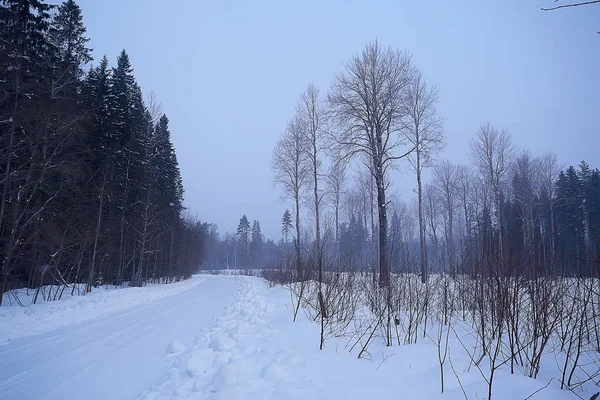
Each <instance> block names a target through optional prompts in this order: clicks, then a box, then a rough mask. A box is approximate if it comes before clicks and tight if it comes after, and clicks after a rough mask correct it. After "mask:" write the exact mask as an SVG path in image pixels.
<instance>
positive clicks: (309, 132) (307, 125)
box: [296, 84, 327, 350]
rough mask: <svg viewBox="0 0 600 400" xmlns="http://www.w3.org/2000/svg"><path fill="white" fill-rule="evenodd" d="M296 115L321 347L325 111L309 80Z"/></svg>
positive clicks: (317, 93) (323, 307) (317, 92)
mask: <svg viewBox="0 0 600 400" xmlns="http://www.w3.org/2000/svg"><path fill="white" fill-rule="evenodd" d="M296 118H297V119H298V120H299V121H300V123H301V124H302V134H303V141H302V142H303V145H304V153H305V154H306V159H307V162H308V170H309V175H310V178H309V182H310V185H311V186H312V189H313V193H312V195H313V202H314V207H315V209H314V210H315V257H316V262H317V269H318V271H319V291H318V293H317V296H318V301H319V307H320V308H319V310H320V316H321V343H320V346H319V348H320V349H321V350H322V349H323V343H324V340H325V338H324V329H323V328H324V323H325V318H327V313H326V309H325V303H324V300H323V291H322V283H323V246H322V245H321V221H320V213H319V206H320V204H321V198H322V194H321V193H320V191H319V177H320V175H321V157H322V153H323V150H324V145H325V135H326V131H325V129H324V128H325V126H324V125H325V112H324V108H323V105H322V104H321V99H320V98H319V90H318V89H317V88H316V87H314V86H313V85H312V84H309V85H308V87H307V88H306V90H305V91H304V93H302V95H300V100H299V101H298V104H297V106H296Z"/></svg>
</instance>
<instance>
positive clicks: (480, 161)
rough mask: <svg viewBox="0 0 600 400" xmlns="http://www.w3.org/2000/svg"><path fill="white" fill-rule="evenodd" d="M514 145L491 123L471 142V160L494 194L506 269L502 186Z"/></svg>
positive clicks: (501, 257) (501, 258)
mask: <svg viewBox="0 0 600 400" xmlns="http://www.w3.org/2000/svg"><path fill="white" fill-rule="evenodd" d="M512 153H513V145H512V140H511V137H510V134H509V133H508V131H507V130H506V129H502V130H499V129H497V128H496V127H494V126H493V125H492V124H490V123H489V122H486V123H484V124H482V125H481V127H480V128H479V131H477V134H476V135H475V138H473V139H472V140H471V158H472V160H473V163H474V164H475V166H477V167H478V168H479V170H480V171H481V173H482V174H483V175H484V176H485V179H486V180H487V182H488V183H489V185H490V186H491V188H492V191H493V192H494V208H495V209H494V213H495V217H496V223H497V224H498V252H497V254H498V262H499V264H500V268H504V228H503V219H502V212H501V209H500V208H501V199H502V185H503V184H504V180H505V178H506V174H507V172H508V170H509V167H510V161H511V157H512Z"/></svg>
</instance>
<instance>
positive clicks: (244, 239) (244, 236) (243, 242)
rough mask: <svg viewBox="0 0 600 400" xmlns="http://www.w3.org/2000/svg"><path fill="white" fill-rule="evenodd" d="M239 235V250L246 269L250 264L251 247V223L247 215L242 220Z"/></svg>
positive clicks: (238, 230)
mask: <svg viewBox="0 0 600 400" xmlns="http://www.w3.org/2000/svg"><path fill="white" fill-rule="evenodd" d="M237 235H238V236H239V245H238V246H239V248H238V252H239V254H240V261H241V263H242V265H243V266H244V267H246V268H247V267H248V262H249V250H250V248H249V245H250V221H248V217H246V214H244V215H243V216H242V218H240V223H239V224H238V227H237Z"/></svg>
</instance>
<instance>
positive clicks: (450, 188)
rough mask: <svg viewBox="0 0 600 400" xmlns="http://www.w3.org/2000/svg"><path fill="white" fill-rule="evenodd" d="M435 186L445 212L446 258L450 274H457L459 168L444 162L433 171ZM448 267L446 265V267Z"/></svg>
mask: <svg viewBox="0 0 600 400" xmlns="http://www.w3.org/2000/svg"><path fill="white" fill-rule="evenodd" d="M433 179H434V184H435V185H436V186H437V188H438V192H439V196H440V201H441V203H442V208H443V211H444V214H443V215H444V240H445V242H446V243H445V249H446V252H445V256H444V258H443V260H444V261H445V262H447V263H448V264H449V265H448V267H449V268H450V272H451V273H452V274H454V273H455V272H456V270H455V267H456V259H455V257H456V255H455V248H454V235H453V233H454V214H455V211H456V208H457V206H458V200H459V199H458V168H457V167H456V165H454V164H451V163H450V162H449V161H447V160H444V161H442V162H441V163H439V164H438V165H436V166H435V168H434V170H433ZM444 267H446V265H444Z"/></svg>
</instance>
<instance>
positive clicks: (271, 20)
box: [78, 0, 600, 240]
mask: <svg viewBox="0 0 600 400" xmlns="http://www.w3.org/2000/svg"><path fill="white" fill-rule="evenodd" d="M78 3H79V4H80V6H81V7H82V9H83V13H84V22H85V25H86V27H87V29H88V36H89V37H90V38H91V41H90V45H91V47H93V49H94V57H95V58H96V59H97V60H98V59H100V57H101V56H102V55H104V54H106V55H107V56H108V57H109V59H110V61H111V63H112V64H113V65H114V63H115V59H116V57H117V55H118V53H119V52H120V50H121V49H123V48H125V49H126V51H127V52H128V53H129V56H130V58H131V62H132V64H133V67H134V69H135V72H134V73H135V76H136V78H137V80H138V82H139V83H140V85H141V86H142V89H143V90H144V93H145V94H146V95H147V94H149V93H151V92H154V94H155V95H156V97H157V98H158V99H159V100H160V101H161V102H162V103H163V111H164V112H165V113H166V114H167V115H168V117H169V119H170V121H171V132H172V138H173V141H174V143H175V147H176V150H177V156H178V159H179V164H180V166H181V171H182V175H183V180H184V186H185V197H186V202H185V204H186V206H187V207H188V208H189V210H190V211H191V212H192V213H194V214H197V215H198V216H199V217H200V218H201V219H202V220H204V221H208V222H213V223H216V224H217V225H218V226H219V231H220V232H221V233H224V232H225V231H234V230H235V228H236V226H237V223H238V221H239V218H240V217H241V216H242V214H244V213H245V214H247V216H248V218H249V219H250V220H254V219H258V220H259V221H260V222H261V224H262V227H263V233H264V234H265V236H266V237H269V238H273V239H276V240H277V239H279V237H280V227H279V226H280V222H279V221H280V218H281V215H282V213H283V211H284V210H285V208H286V205H284V204H282V203H281V202H280V201H279V190H278V189H277V188H275V187H273V186H272V184H271V181H272V172H271V169H270V161H271V154H272V151H273V146H274V144H275V141H276V140H277V138H278V137H279V136H280V135H281V134H282V132H283V131H284V128H285V125H286V122H287V121H288V120H289V119H290V117H291V116H292V115H293V112H294V106H295V103H296V100H297V98H298V96H299V95H300V93H301V92H302V91H303V90H304V89H305V87H306V85H307V84H308V83H309V82H313V83H314V84H315V85H316V86H317V87H319V88H320V89H321V92H322V93H326V92H327V90H328V88H329V85H330V82H331V80H332V78H333V76H334V74H335V73H337V72H339V71H341V70H342V68H343V64H344V63H345V62H346V61H348V60H349V59H350V57H351V56H352V55H353V54H355V53H357V52H359V51H361V50H362V48H363V47H364V46H365V44H366V43H367V42H369V41H372V40H374V39H377V40H379V42H380V43H381V44H382V45H384V46H392V47H394V48H398V49H404V48H406V49H407V50H409V51H410V52H412V54H413V61H414V63H415V64H416V65H417V66H418V67H419V68H420V69H421V71H422V72H423V74H424V76H425V78H426V79H427V80H428V82H430V83H432V84H435V85H437V86H438V87H439V92H440V104H439V109H440V112H441V113H442V114H443V116H444V119H445V124H444V130H445V133H446V136H447V140H448V143H449V144H448V146H447V148H446V150H445V151H444V153H443V154H442V156H441V157H443V158H447V159H450V160H451V161H453V162H467V161H468V143H469V140H470V138H471V137H472V135H473V134H474V133H475V132H476V131H477V128H478V127H479V125H480V124H481V123H482V122H484V121H488V120H489V121H490V122H492V123H493V124H494V125H497V126H499V127H506V128H507V129H509V131H510V132H511V134H512V136H513V138H514V141H515V142H516V144H517V145H519V146H520V147H523V148H528V149H530V150H531V152H532V153H533V154H534V155H539V154H542V153H544V152H546V151H549V150H551V151H554V152H556V153H557V154H558V156H559V159H560V161H561V162H562V163H564V164H566V165H568V164H578V163H579V161H580V160H586V161H588V162H589V163H590V164H591V165H592V166H593V167H600V156H599V155H598V150H599V149H600V102H599V100H600V99H599V94H600V90H599V89H600V35H599V34H597V33H596V31H598V30H600V6H586V7H576V8H572V9H566V10H562V11H554V12H543V11H540V7H542V6H549V5H553V4H554V1H553V0H531V1H523V0H508V1H506V0H503V1H481V0H473V1H460V0H459V1H433V0H430V1H426V0H421V1H399V0H395V1H394V0H390V1H376V0H370V1H318V0H302V1H294V2H292V1H282V0H274V1H249V0H248V1H237V0H229V1H228V0H221V1H218V0H211V1H202V0H188V1H183V0H177V1H164V0H126V1H124V0H101V1H99V0H78ZM393 180H394V186H393V188H392V191H393V192H394V193H397V194H398V195H400V197H401V198H403V199H405V200H409V199H410V198H411V193H410V192H411V189H412V188H413V187H414V186H415V183H414V180H415V179H414V176H413V174H412V173H411V172H410V170H409V169H408V168H407V167H406V166H404V167H403V168H402V171H401V172H398V173H396V174H395V175H394V176H393Z"/></svg>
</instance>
